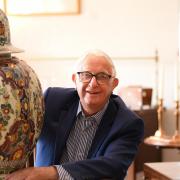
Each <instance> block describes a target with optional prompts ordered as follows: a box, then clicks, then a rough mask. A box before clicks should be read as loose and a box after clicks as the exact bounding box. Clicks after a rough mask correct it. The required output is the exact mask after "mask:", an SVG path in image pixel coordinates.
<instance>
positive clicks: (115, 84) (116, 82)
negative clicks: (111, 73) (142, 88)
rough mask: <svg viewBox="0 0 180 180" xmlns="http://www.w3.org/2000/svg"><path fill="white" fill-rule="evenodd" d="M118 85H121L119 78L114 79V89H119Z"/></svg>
mask: <svg viewBox="0 0 180 180" xmlns="http://www.w3.org/2000/svg"><path fill="white" fill-rule="evenodd" d="M118 84H119V79H118V78H114V81H113V89H114V88H115V87H117V86H118Z"/></svg>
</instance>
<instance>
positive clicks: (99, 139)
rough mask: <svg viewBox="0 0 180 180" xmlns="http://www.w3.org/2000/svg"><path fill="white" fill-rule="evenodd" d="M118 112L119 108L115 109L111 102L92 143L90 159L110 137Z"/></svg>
mask: <svg viewBox="0 0 180 180" xmlns="http://www.w3.org/2000/svg"><path fill="white" fill-rule="evenodd" d="M116 112H117V108H116V107H115V105H114V103H113V102H112V101H111V100H110V102H109V105H108V108H107V110H106V112H105V114H104V115H103V118H102V120H101V122H100V125H99V127H98V129H97V131H96V134H95V138H94V140H93V142H92V145H91V148H90V150H89V153H88V158H90V157H92V156H95V154H96V152H97V151H98V149H99V148H100V146H101V144H102V143H103V141H104V139H105V137H106V136H107V135H108V132H109V130H110V128H111V125H112V123H113V120H114V119H115V115H116Z"/></svg>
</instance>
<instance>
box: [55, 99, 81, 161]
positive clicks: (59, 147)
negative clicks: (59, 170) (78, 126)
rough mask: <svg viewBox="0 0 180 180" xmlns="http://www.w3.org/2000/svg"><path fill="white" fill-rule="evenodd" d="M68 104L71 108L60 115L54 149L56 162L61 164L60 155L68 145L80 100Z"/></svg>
mask: <svg viewBox="0 0 180 180" xmlns="http://www.w3.org/2000/svg"><path fill="white" fill-rule="evenodd" d="M67 106H69V108H65V109H63V110H62V111H61V113H60V116H59V125H58V127H57V131H56V140H55V141H56V142H55V150H54V163H55V164H59V162H60V157H61V155H62V153H63V149H64V147H65V145H66V141H67V138H68V136H69V133H70V130H71V128H72V127H73V125H74V123H75V119H76V113H77V108H78V101H76V102H74V103H72V102H71V104H68V105H67Z"/></svg>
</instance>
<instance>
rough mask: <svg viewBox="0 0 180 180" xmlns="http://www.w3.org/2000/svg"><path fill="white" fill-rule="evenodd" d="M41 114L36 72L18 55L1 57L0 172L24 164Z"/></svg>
mask: <svg viewBox="0 0 180 180" xmlns="http://www.w3.org/2000/svg"><path fill="white" fill-rule="evenodd" d="M43 115H44V102H43V95H42V89H41V85H40V82H39V80H38V78H37V76H36V74H35V72H34V71H33V70H32V68H31V67H30V66H28V65H27V64H26V63H25V61H22V60H19V59H18V58H17V57H10V58H8V59H6V58H1V57H0V174H7V173H10V172H12V171H15V170H17V169H20V168H22V167H24V166H25V163H26V161H27V159H28V157H29V155H30V154H31V153H32V151H33V148H34V147H35V143H36V141H37V139H38V136H39V134H40V131H41V128H42V124H43Z"/></svg>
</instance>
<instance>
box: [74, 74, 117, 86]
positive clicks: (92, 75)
mask: <svg viewBox="0 0 180 180" xmlns="http://www.w3.org/2000/svg"><path fill="white" fill-rule="evenodd" d="M81 73H88V74H89V75H91V78H90V79H89V80H87V81H82V79H81V78H80V75H81ZM77 74H78V75H79V80H80V81H81V82H83V83H90V82H91V80H92V78H93V77H95V79H96V82H97V83H98V84H106V82H103V83H102V82H99V80H98V76H97V75H98V74H104V75H106V76H107V77H108V78H109V79H105V80H107V82H108V81H109V80H110V79H111V78H114V76H112V75H110V74H107V73H105V72H99V73H97V74H93V73H91V72H89V71H79V72H77Z"/></svg>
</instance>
